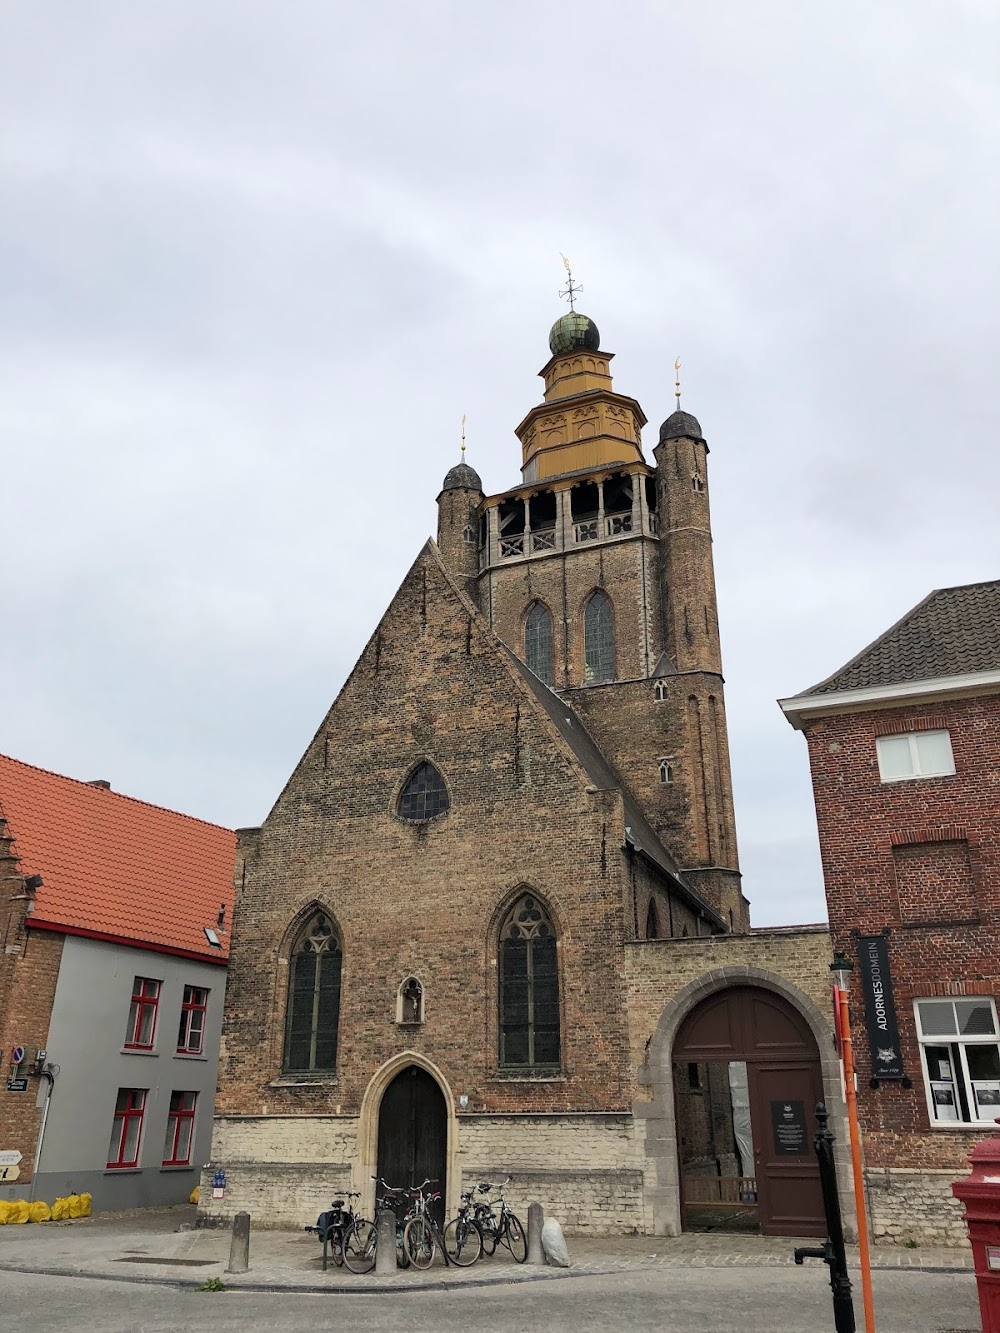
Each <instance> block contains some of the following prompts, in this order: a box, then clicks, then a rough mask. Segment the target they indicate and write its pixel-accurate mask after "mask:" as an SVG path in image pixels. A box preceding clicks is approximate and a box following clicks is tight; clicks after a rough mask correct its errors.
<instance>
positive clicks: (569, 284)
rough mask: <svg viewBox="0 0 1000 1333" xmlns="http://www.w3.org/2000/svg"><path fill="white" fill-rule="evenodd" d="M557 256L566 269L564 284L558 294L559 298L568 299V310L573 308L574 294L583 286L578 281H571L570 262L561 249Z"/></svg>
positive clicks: (574, 307)
mask: <svg viewBox="0 0 1000 1333" xmlns="http://www.w3.org/2000/svg"><path fill="white" fill-rule="evenodd" d="M559 258H560V259H561V260H562V262H563V268H564V269H565V270H566V286H565V287H564V288H563V290H562V291H561V292H560V293H559V296H560V298H562V297H565V298H566V300H567V301H569V308H570V310H575V309H576V305H575V301H576V294H577V292H582V291H583V287H582V286H581V285H580V284H579V283H578V282H574V281H573V270H572V268H571V267H570V262H569V260H568V259H567V258H566V256H565V255H564V254H563V253H562V252H561V251H560V254H559Z"/></svg>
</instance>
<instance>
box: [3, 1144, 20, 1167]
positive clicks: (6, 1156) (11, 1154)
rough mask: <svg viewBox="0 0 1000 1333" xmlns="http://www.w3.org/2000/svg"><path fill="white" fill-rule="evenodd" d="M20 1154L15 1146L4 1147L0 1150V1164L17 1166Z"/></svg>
mask: <svg viewBox="0 0 1000 1333" xmlns="http://www.w3.org/2000/svg"><path fill="white" fill-rule="evenodd" d="M20 1160H21V1154H20V1153H19V1152H18V1151H17V1149H16V1148H4V1149H3V1150H2V1151H0V1166H17V1164H18V1162H19V1161H20Z"/></svg>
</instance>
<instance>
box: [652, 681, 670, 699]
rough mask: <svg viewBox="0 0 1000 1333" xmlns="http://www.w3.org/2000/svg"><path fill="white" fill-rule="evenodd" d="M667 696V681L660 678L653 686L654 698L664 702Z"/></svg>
mask: <svg viewBox="0 0 1000 1333" xmlns="http://www.w3.org/2000/svg"><path fill="white" fill-rule="evenodd" d="M666 697H667V682H666V681H665V680H658V681H657V682H656V684H655V685H654V686H653V698H654V699H655V700H656V702H657V703H659V704H662V703H663V701H664V700H665V699H666Z"/></svg>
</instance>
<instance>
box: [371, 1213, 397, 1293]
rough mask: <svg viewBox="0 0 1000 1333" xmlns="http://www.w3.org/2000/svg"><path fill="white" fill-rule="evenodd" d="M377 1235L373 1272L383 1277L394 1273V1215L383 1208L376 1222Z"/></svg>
mask: <svg viewBox="0 0 1000 1333" xmlns="http://www.w3.org/2000/svg"><path fill="white" fill-rule="evenodd" d="M375 1225H376V1227H377V1228H378V1235H377V1237H376V1243H375V1272H376V1274H377V1275H378V1276H380V1277H384V1276H385V1274H387V1273H395V1271H396V1214H395V1213H394V1212H393V1211H392V1209H391V1208H383V1209H382V1211H381V1212H380V1213H379V1215H378V1221H377V1222H376V1224H375Z"/></svg>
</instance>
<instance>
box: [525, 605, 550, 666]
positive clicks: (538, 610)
mask: <svg viewBox="0 0 1000 1333" xmlns="http://www.w3.org/2000/svg"><path fill="white" fill-rule="evenodd" d="M524 660H525V662H527V664H528V666H529V667H530V668H531V670H532V671H533V672H534V673H535V675H536V676H537V677H538V679H539V680H541V681H544V682H545V684H546V685H551V684H552V616H551V615H550V614H549V610H548V607H546V606H543V605H542V603H541V602H532V604H531V606H530V607H529V609H528V614H527V615H526V616H525V618H524Z"/></svg>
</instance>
